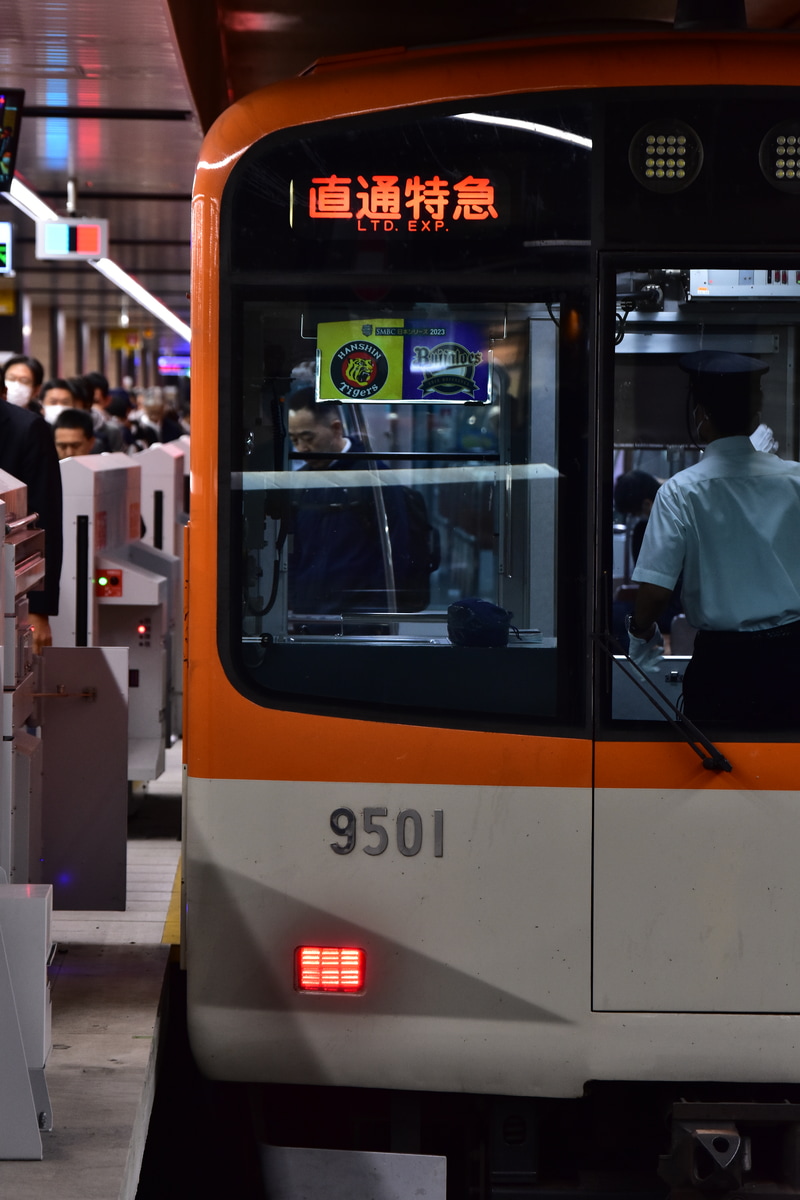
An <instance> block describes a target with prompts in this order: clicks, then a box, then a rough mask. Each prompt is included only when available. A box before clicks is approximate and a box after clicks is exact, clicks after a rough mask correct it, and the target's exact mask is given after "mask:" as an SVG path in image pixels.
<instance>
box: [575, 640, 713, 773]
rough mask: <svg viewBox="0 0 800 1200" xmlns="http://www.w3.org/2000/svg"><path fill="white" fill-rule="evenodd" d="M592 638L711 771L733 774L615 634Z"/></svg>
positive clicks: (709, 743)
mask: <svg viewBox="0 0 800 1200" xmlns="http://www.w3.org/2000/svg"><path fill="white" fill-rule="evenodd" d="M592 638H593V639H594V641H596V642H597V644H598V646H600V647H601V649H603V650H604V651H605V653H606V654H607V655H608V657H609V658H610V659H611V661H612V662H613V663H616V665H617V666H618V667H619V669H620V670H621V671H622V673H623V675H626V676H627V678H628V679H630V681H631V683H633V684H635V686H636V687H637V688H638V689H639V691H640V692H643V693H644V695H645V696H646V697H647V699H648V700H649V701H650V703H651V704H652V705H653V708H655V709H656V711H657V712H659V713H660V714H661V716H662V717H663V718H664V720H665V721H668V722H669V724H670V725H671V726H672V728H673V729H674V730H675V731H676V733H678V734H679V735H680V737H682V738H683V739H684V741H685V742H687V743H688V744H689V745H690V746H691V748H692V749H693V750H694V752H695V754H696V755H697V756H698V757H699V758H700V759H701V761H702V763H703V766H704V767H705V768H706V769H707V770H709V771H732V770H733V767H732V765H731V764H730V763H729V762H728V760H727V758H726V757H725V755H724V754H723V753H722V752H721V751H720V750H718V749H717V747H716V746H715V745H714V743H713V742H712V741H710V739H709V738H707V737H706V735H705V734H704V733H703V732H702V731H701V730H700V729H698V728H697V726H696V725H695V724H694V723H693V722H692V721H690V720H689V718H688V717H687V716H686V715H685V714H684V713H682V712H681V711H680V709H679V708H678V707H677V706H676V705H675V704H674V703H673V702H672V700H670V698H669V696H665V695H664V693H663V692H662V691H661V690H660V688H658V687H657V686H656V684H655V683H654V682H653V680H652V678H651V677H650V676H649V675H648V674H647V672H646V671H643V670H642V668H641V667H640V666H639V664H638V663H635V662H634V661H633V659H632V658H631V657H630V656H629V655H628V654H626V653H625V651H624V650H623V649H622V646H620V644H619V642H618V641H617V639H616V638H615V637H614V636H613V635H612V634H610V633H593V634H592ZM623 660H624V661H623ZM626 664H629V665H630V666H631V667H633V668H634V671H638V673H639V675H640V676H641V679H644V680H645V681H646V682H647V684H648V685H649V686H648V687H645V686H644V684H643V683H642V681H641V679H638V678H637V677H636V675H635V674H634V673H633V672H632V671H629V670H628V668H627V666H626ZM653 692H655V693H656V696H658V697H659V699H660V700H663V702H664V705H665V706H666V707H662V706H661V704H659V702H658V700H657V699H656V696H654V695H653V694H652V693H653Z"/></svg>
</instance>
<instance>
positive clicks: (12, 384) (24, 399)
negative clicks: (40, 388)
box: [6, 379, 33, 408]
mask: <svg viewBox="0 0 800 1200" xmlns="http://www.w3.org/2000/svg"><path fill="white" fill-rule="evenodd" d="M32 395H33V388H32V387H31V385H30V384H29V383H20V381H19V380H18V379H7V380H6V400H8V402H9V404H17V405H19V407H20V408H24V407H25V405H26V404H27V403H28V401H29V400H30V398H31V396H32Z"/></svg>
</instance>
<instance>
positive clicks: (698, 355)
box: [678, 350, 769, 383]
mask: <svg viewBox="0 0 800 1200" xmlns="http://www.w3.org/2000/svg"><path fill="white" fill-rule="evenodd" d="M678 362H679V365H680V367H681V369H682V370H683V371H686V372H687V373H688V374H689V375H691V376H692V378H693V379H696V380H697V381H698V382H700V381H701V380H705V381H708V382H710V381H711V379H712V378H717V379H720V378H722V377H725V376H727V377H728V379H729V381H730V382H731V383H733V382H734V381H735V380H736V379H739V380H740V381H742V382H744V380H745V378H746V377H747V376H749V377H750V379H751V381H755V379H757V378H758V376H759V375H765V374H766V372H767V371H768V370H769V367H768V366H767V364H766V363H764V362H762V361H761V359H760V358H750V357H748V355H746V354H730V353H728V352H727V351H724V350H696V351H695V352H694V353H693V354H684V355H682V356H681V358H680V359H679V360H678Z"/></svg>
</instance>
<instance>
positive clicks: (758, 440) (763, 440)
mask: <svg viewBox="0 0 800 1200" xmlns="http://www.w3.org/2000/svg"><path fill="white" fill-rule="evenodd" d="M750 441H751V442H752V443H753V446H754V447H755V449H756V450H764V451H765V452H766V453H767V454H776V453H777V450H778V443H777V442H776V441H775V434H774V433H773V432H772V430H771V429H770V427H769V425H765V424H764V423H763V421H762V423H761V424H760V425H759V426H758V428H757V429H756V431H755V433H751V434H750Z"/></svg>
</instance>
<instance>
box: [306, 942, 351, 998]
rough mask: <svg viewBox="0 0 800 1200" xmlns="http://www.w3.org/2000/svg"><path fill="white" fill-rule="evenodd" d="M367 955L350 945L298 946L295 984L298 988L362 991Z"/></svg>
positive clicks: (324, 990)
mask: <svg viewBox="0 0 800 1200" xmlns="http://www.w3.org/2000/svg"><path fill="white" fill-rule="evenodd" d="M365 964H366V955H365V953H364V951H363V950H356V949H354V948H353V947H351V946H298V948H297V950H296V951H295V986H296V988H297V990H298V991H299V992H362V991H363V990H364V968H365Z"/></svg>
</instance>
